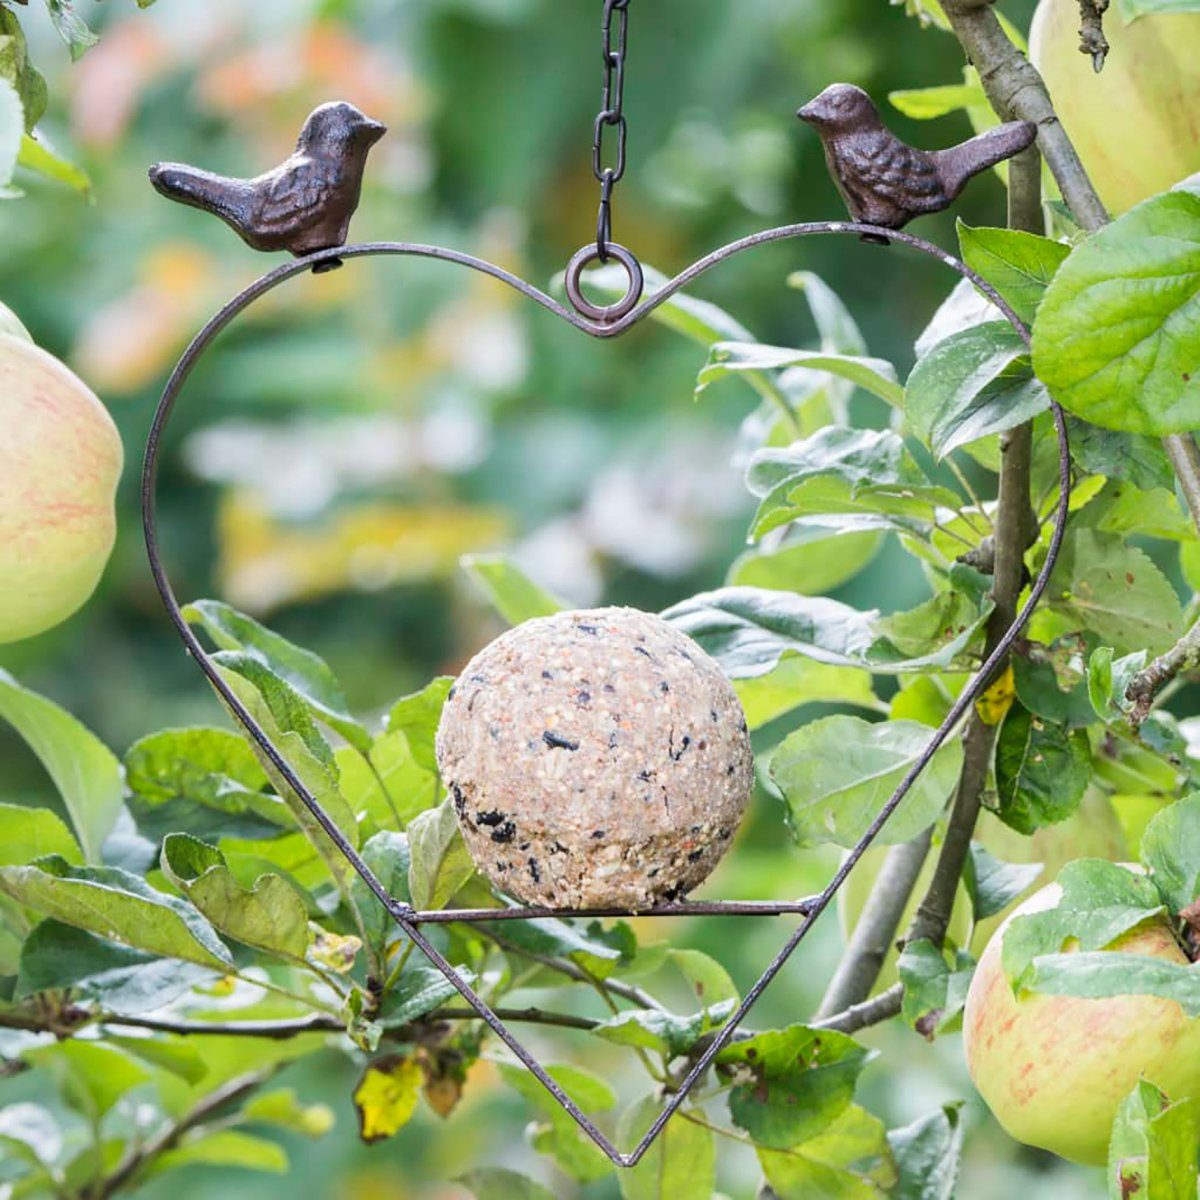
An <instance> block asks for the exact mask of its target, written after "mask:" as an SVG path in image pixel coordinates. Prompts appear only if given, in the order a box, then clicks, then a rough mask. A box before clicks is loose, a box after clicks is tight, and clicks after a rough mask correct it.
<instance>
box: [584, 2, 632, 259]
mask: <svg viewBox="0 0 1200 1200" xmlns="http://www.w3.org/2000/svg"><path fill="white" fill-rule="evenodd" d="M614 13H615V14H617V19H616V30H615V31H614V29H613V14H614ZM600 35H601V51H602V53H603V56H604V92H603V99H602V100H601V106H600V112H599V113H598V114H597V115H596V124H595V126H594V129H593V133H592V172H593V173H594V174H595V176H596V180H597V181H598V182H599V184H600V212H599V214H598V216H597V217H596V254H597V255H598V256H599V258H600V261H601V262H608V244H609V242H610V241H612V196H613V189H614V187H615V186H616V184H617V183H618V182H619V181H620V179H621V176H622V175H624V174H625V142H626V138H627V136H628V133H629V123H628V122H627V121H626V120H625V112H624V105H625V55H626V48H627V46H628V38H629V0H604V19H603V21H602V22H601V25H600ZM606 128H615V129H616V131H617V147H616V151H617V154H616V162H615V163H614V164H613V165H612V166H606V165H605V162H604V157H605V156H604V132H605V129H606Z"/></svg>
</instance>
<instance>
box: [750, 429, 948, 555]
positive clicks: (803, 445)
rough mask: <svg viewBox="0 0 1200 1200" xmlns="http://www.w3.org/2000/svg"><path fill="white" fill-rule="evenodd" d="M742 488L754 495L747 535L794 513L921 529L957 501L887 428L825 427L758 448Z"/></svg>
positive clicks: (780, 522)
mask: <svg viewBox="0 0 1200 1200" xmlns="http://www.w3.org/2000/svg"><path fill="white" fill-rule="evenodd" d="M746 486H747V487H748V488H749V489H750V491H751V492H752V493H753V494H754V495H755V496H758V497H759V506H758V512H757V513H756V514H755V517H754V523H753V525H752V527H751V533H752V535H753V537H755V538H760V537H762V536H763V534H765V533H768V532H770V531H771V530H772V529H776V528H778V527H779V526H781V525H786V524H788V523H789V522H791V521H794V520H796V519H797V518H799V517H811V516H818V517H820V516H828V515H829V514H833V513H860V514H864V515H875V516H877V517H880V518H887V521H886V522H885V524H884V525H881V526H880V527H881V528H882V527H885V526H886V525H887V524H890V525H891V527H893V528H897V529H904V530H909V531H911V532H914V533H917V534H924V533H926V532H927V531H928V529H929V528H930V527H932V525H933V524H934V523H935V519H936V517H937V515H938V510H939V509H941V508H945V509H955V508H957V507H958V506H959V504H960V503H961V501H960V499H959V497H958V495H957V494H956V493H955V492H952V491H950V490H949V489H948V488H944V487H941V486H939V485H936V484H933V483H931V482H930V480H929V477H928V476H927V475H926V474H925V472H924V471H922V470H921V468H920V466H919V465H918V464H917V462H916V460H915V459H914V458H913V457H912V455H911V454H910V453H909V452H908V450H907V449H906V447H905V445H904V441H903V439H902V438H901V437H900V436H899V435H898V434H896V433H893V432H891V431H890V430H874V429H849V428H845V427H840V426H829V427H828V428H826V429H822V430H820V431H819V432H817V433H815V434H813V435H812V436H811V437H808V438H803V439H801V440H799V441H796V442H793V443H792V444H791V445H790V446H787V447H785V448H782V449H776V448H768V449H765V450H760V451H759V452H758V453H757V454H755V455H754V457H753V458H752V459H751V460H750V464H749V466H748V468H747V470H746Z"/></svg>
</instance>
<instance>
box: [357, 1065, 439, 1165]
mask: <svg viewBox="0 0 1200 1200" xmlns="http://www.w3.org/2000/svg"><path fill="white" fill-rule="evenodd" d="M424 1079H425V1074H424V1072H423V1071H422V1070H421V1067H420V1064H419V1063H418V1062H417V1061H416V1060H415V1059H414V1058H410V1057H409V1056H408V1055H404V1054H388V1055H385V1056H384V1057H382V1058H377V1059H375V1060H374V1061H373V1062H370V1063H368V1064H367V1066H366V1069H365V1070H364V1071H363V1073H362V1077H361V1078H360V1079H359V1081H358V1086H357V1087H356V1088H355V1089H354V1107H355V1109H356V1111H357V1112H358V1133H359V1137H361V1138H362V1140H363V1141H364V1142H366V1143H367V1144H368V1145H371V1144H372V1143H373V1142H379V1141H383V1140H385V1139H386V1138H390V1137H391V1136H392V1135H393V1134H394V1133H396V1132H397V1131H398V1130H400V1129H402V1128H403V1127H404V1126H405V1125H407V1124H408V1123H409V1121H411V1120H412V1117H413V1114H414V1113H415V1112H416V1111H417V1100H418V1099H419V1097H420V1094H421V1085H422V1083H423V1082H424Z"/></svg>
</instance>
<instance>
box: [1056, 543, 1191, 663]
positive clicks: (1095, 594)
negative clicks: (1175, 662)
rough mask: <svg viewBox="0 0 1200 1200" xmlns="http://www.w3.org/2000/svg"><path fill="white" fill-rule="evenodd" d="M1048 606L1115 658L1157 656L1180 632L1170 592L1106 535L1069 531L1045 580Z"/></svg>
mask: <svg viewBox="0 0 1200 1200" xmlns="http://www.w3.org/2000/svg"><path fill="white" fill-rule="evenodd" d="M1048 595H1049V602H1050V605H1051V606H1052V608H1053V609H1054V610H1055V611H1057V612H1059V613H1061V614H1062V615H1063V616H1064V617H1066V618H1067V619H1068V620H1070V621H1073V622H1075V624H1076V627H1077V628H1079V629H1083V630H1089V631H1090V632H1092V633H1094V634H1096V636H1097V637H1098V638H1099V639H1100V641H1102V642H1103V643H1105V644H1106V645H1109V646H1112V647H1113V649H1114V650H1115V651H1116V653H1117V654H1118V655H1125V654H1133V653H1135V652H1137V651H1138V650H1147V651H1149V652H1150V653H1151V654H1160V653H1162V651H1164V650H1166V649H1168V648H1169V647H1170V646H1172V645H1174V644H1175V642H1176V641H1177V640H1178V639H1179V636H1180V633H1181V632H1182V628H1183V609H1182V607H1181V606H1180V603H1179V597H1178V596H1176V594H1175V589H1174V588H1173V587H1172V586H1171V584H1170V583H1169V582H1168V580H1167V577H1166V576H1165V575H1164V574H1163V573H1162V572H1161V571H1160V570H1159V569H1158V568H1157V567H1156V566H1155V565H1154V563H1153V562H1152V561H1151V560H1150V558H1149V557H1148V556H1147V555H1146V554H1144V553H1143V552H1142V551H1141V550H1139V549H1138V548H1137V547H1136V546H1132V545H1129V544H1127V543H1126V542H1124V541H1123V540H1122V539H1121V538H1119V537H1117V536H1116V535H1114V534H1111V533H1097V532H1096V531H1095V530H1093V529H1088V528H1087V527H1086V526H1083V527H1080V528H1076V529H1073V530H1072V531H1071V532H1070V533H1068V535H1067V538H1066V541H1065V542H1064V544H1063V549H1062V554H1061V555H1060V557H1059V560H1058V565H1057V566H1056V567H1055V569H1054V574H1053V576H1052V577H1051V579H1050V588H1049V593H1048Z"/></svg>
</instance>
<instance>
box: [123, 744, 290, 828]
mask: <svg viewBox="0 0 1200 1200" xmlns="http://www.w3.org/2000/svg"><path fill="white" fill-rule="evenodd" d="M125 782H126V784H127V786H128V788H129V791H130V792H131V793H132V794H131V796H130V799H129V807H130V811H131V812H132V813H133V816H134V819H135V820H136V821H137V823H138V828H139V829H140V830H141V831H142V832H143V833H144V834H145V835H146V836H147V837H150V838H152V839H153V840H154V841H156V842H157V841H161V840H162V839H163V838H164V837H166V835H167V834H168V833H172V832H174V831H176V830H178V829H179V828H181V827H183V828H186V829H187V830H188V831H189V832H191V833H193V834H195V835H196V836H197V837H201V838H218V837H234V838H268V837H271V836H273V835H275V834H278V833H279V832H280V830H281V829H289V828H294V827H295V821H294V820H293V819H292V816H291V813H290V811H289V810H288V807H287V805H286V804H285V803H284V802H283V800H282V799H281V798H280V797H279V796H274V795H271V794H269V793H268V792H267V787H268V780H267V775H266V772H265V771H264V770H263V769H262V767H261V766H260V765H259V762H258V759H257V758H255V756H254V751H253V750H251V749H250V747H249V745H248V744H247V743H246V741H245V740H244V739H243V738H241V737H239V736H238V735H237V734H236V733H233V732H232V731H231V730H227V729H206V728H194V729H164V730H162V731H161V732H159V733H152V734H151V735H150V736H149V737H145V738H142V740H141V741H139V742H135V743H134V745H133V746H131V747H130V748H129V751H128V752H127V753H126V755H125Z"/></svg>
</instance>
